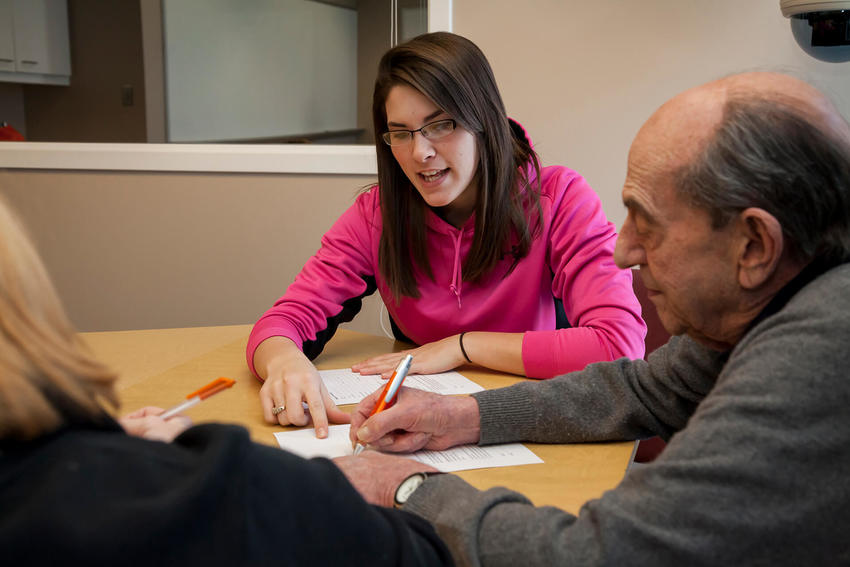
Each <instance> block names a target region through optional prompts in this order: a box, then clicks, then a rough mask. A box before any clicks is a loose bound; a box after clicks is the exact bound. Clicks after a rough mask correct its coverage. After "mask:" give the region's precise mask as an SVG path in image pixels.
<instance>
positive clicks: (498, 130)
mask: <svg viewBox="0 0 850 567" xmlns="http://www.w3.org/2000/svg"><path fill="white" fill-rule="evenodd" d="M397 85H407V86H410V87H412V88H414V89H416V90H417V91H419V92H421V93H422V94H423V95H425V96H426V97H428V98H429V99H430V100H431V101H432V102H433V103H434V104H435V105H437V106H438V107H439V108H441V109H442V110H443V111H445V112H446V113H448V114H449V115H451V117H452V118H454V119H455V121H456V122H457V123H458V125H460V126H462V127H463V128H465V129H466V130H468V131H469V132H471V133H472V134H473V135H474V136H475V139H476V145H477V148H478V162H477V168H476V174H475V179H474V180H473V185H474V186H475V187H477V191H478V194H477V195H476V204H475V236H474V238H473V241H472V247H471V249H470V251H469V255H468V256H467V258H466V261H465V262H464V264H463V279H464V281H476V280H478V279H480V278H481V277H482V276H484V275H486V274H488V273H490V272H491V271H492V270H493V269H494V268H495V266H496V265H497V264H498V263H499V261H500V260H501V259H502V258H503V257H504V256H505V254H510V255H512V256H513V259H514V262H513V264H512V267H513V266H515V265H516V262H517V261H518V260H519V259H521V258H522V257H524V256H525V255H526V254H528V251H529V249H530V248H531V242H532V240H533V239H534V237H535V236H536V234H537V233H538V232H539V230H540V226H539V219H540V164H539V160H538V158H537V154H536V153H535V152H534V150H533V149H532V148H531V146H530V144H529V143H528V141H527V140H526V139H525V137H524V136H523V135H520V134H519V133H514V132H513V131H512V128H511V126H510V123H509V120H508V118H507V115H506V113H505V107H504V104H503V102H502V97H501V95H500V94H499V89H498V87H497V86H496V80H495V78H494V77H493V71H492V69H491V68H490V64H489V63H488V62H487V59H486V58H485V57H484V54H483V53H482V52H481V50H480V49H478V47H477V46H476V45H475V44H474V43H472V42H471V41H469V40H468V39H466V38H463V37H461V36H458V35H455V34H451V33H447V32H436V33H430V34H425V35H421V36H418V37H416V38H414V39H412V40H410V41H408V42H406V43H403V44H401V45H398V46H396V47H394V48H393V49H391V50H389V51H388V52H387V53H385V54H384V56H383V57H382V58H381V62H380V64H379V66H378V77H377V80H376V81H375V91H374V96H373V98H372V117H373V121H374V127H375V146H376V150H377V155H378V186H379V187H380V192H381V217H382V221H383V231H382V233H381V240H380V249H379V257H378V262H379V268H380V271H381V275H382V276H383V277H384V279H385V280H386V281H387V284H388V286H389V288H390V289H391V290H392V293H393V295H394V297H395V299H396V301H398V300H399V299H400V298H401V296H408V297H419V289H418V288H417V285H416V280H415V278H414V274H413V263H414V262H415V263H416V265H418V266H419V267H420V268H421V269H422V270H423V271H424V272H425V273H426V274H427V275H428V276H429V277H430V278H432V279H433V277H434V276H433V272H432V270H431V265H430V263H429V260H428V255H427V246H426V235H425V212H426V207H427V206H428V205H427V204H426V203H425V201H424V200H423V199H422V197H421V196H420V195H419V192H418V191H416V189H415V188H414V187H413V185H412V184H411V182H410V180H409V179H408V178H407V176H406V175H405V174H404V172H403V171H402V169H401V167H400V166H399V165H398V162H396V160H395V158H394V157H393V155H392V151H391V150H390V147H389V146H387V145H386V144H384V142H383V141H382V139H381V134H382V133H383V132H386V131H387V113H386V99H387V96H388V94H389V92H390V90H391V89H392V88H393V87H395V86H397Z"/></svg>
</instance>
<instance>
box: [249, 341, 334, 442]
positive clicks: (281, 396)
mask: <svg viewBox="0 0 850 567" xmlns="http://www.w3.org/2000/svg"><path fill="white" fill-rule="evenodd" d="M254 368H255V369H256V370H257V372H258V373H259V374H260V377H261V378H263V380H264V381H263V386H262V387H261V388H260V405H261V406H262V408H263V417H264V418H265V420H266V421H267V422H269V423H279V424H281V425H298V426H303V425H307V424H308V423H310V420H311V419H312V421H313V427H315V428H316V437H320V438H324V437H327V436H328V421H329V420H330V421H331V422H333V423H348V422H349V421H350V418H349V415H348V414H347V413H345V412H344V411H342V410H341V409H339V408H338V407H337V406H336V404H335V403H334V401H333V400H332V399H331V397H330V394H328V390H327V388H325V384H324V383H323V382H322V378H321V376H319V372H318V371H317V370H316V367H315V366H313V363H311V362H310V361H309V360H308V359H307V357H306V356H304V353H302V352H301V350H300V349H299V348H298V347H297V346H295V343H293V342H292V341H291V340H289V339H287V338H285V337H269V338H268V339H266V340H264V341H263V342H262V343H260V346H259V347H257V350H256V351H255V352H254ZM301 402H306V404H307V408H308V411H305V409H304V406H302V404H301ZM280 406H283V407H284V408H285V409H284V411H281V412H280V413H278V414H277V415H274V414H273V413H272V409H273V408H277V407H280Z"/></svg>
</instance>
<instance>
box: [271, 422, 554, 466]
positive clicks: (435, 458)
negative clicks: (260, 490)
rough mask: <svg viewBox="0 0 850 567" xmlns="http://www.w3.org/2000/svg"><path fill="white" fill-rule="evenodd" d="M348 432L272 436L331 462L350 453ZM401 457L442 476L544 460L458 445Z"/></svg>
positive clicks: (520, 448) (523, 450) (517, 448)
mask: <svg viewBox="0 0 850 567" xmlns="http://www.w3.org/2000/svg"><path fill="white" fill-rule="evenodd" d="M348 429H349V426H348V425H331V426H330V427H328V437H327V439H317V438H316V431H315V430H314V429H312V428H310V429H299V430H298V431H282V432H280V433H275V434H274V436H275V439H277V443H278V445H280V446H281V447H282V448H283V449H286V450H287V451H291V452H292V453H295V454H296V455H300V456H302V457H304V458H306V459H309V458H312V457H327V458H329V459H333V458H334V457H342V456H345V455H351V454H352V453H353V449H352V448H351V440H350V439H349V438H348ZM404 456H405V457H408V458H411V459H415V460H417V461H420V462H422V463H426V464H429V465H431V466H432V467H434V468H435V469H437V470H439V471H442V472H455V471H465V470H470V469H486V468H490V467H510V466H514V465H530V464H534V463H542V462H543V459H541V458H540V457H538V456H537V455H535V454H534V453H532V452H531V450H530V449H529V448H528V447H526V446H525V445H522V444H521V443H509V444H505V445H490V446H488V447H479V446H477V445H461V446H459V447H452V448H451V449H447V450H445V451H419V452H417V453H412V454H409V455H404Z"/></svg>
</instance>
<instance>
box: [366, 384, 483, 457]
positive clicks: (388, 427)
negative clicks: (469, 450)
mask: <svg viewBox="0 0 850 567" xmlns="http://www.w3.org/2000/svg"><path fill="white" fill-rule="evenodd" d="M380 395H381V390H380V389H379V390H376V391H375V392H373V393H371V394H369V395H368V396H367V397H366V398H364V399H363V401H361V402H360V404H358V406H357V408H356V409H355V410H354V412H353V413H352V414H351V430H350V432H349V437H350V438H351V442H352V443H357V442H360V443H363V444H364V445H367V446H371V447H373V448H376V449H379V450H381V451H389V452H394V453H411V452H413V451H418V450H420V449H432V450H442V449H448V448H449V447H454V446H456V445H464V444H467V443H477V442H478V439H479V438H480V432H481V426H480V420H479V417H478V403H477V402H476V401H475V398H472V397H469V396H463V397H454V396H441V395H439V394H433V393H430V392H423V391H421V390H416V389H413V388H402V389H401V390H400V391H399V395H398V400H397V401H396V403H395V405H394V406H393V407H391V408H389V409H387V410H384V411H382V412H380V413H377V414H375V415H373V416H372V417H369V414H370V413H371V411H372V408H374V407H375V404H376V403H377V402H378V398H379V397H380Z"/></svg>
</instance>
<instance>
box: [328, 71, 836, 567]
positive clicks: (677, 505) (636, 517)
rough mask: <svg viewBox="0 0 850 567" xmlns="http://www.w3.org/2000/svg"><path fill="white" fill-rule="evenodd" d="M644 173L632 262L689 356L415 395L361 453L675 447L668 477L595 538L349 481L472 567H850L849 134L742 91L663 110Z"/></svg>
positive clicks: (366, 456)
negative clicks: (471, 447)
mask: <svg viewBox="0 0 850 567" xmlns="http://www.w3.org/2000/svg"><path fill="white" fill-rule="evenodd" d="M628 166H629V167H628V175H627V178H626V182H625V185H624V188H623V202H624V203H625V205H626V207H627V209H628V217H627V219H626V222H625V224H624V225H623V227H622V230H621V233H620V236H619V240H618V242H617V250H616V253H615V259H616V261H617V263H618V265H620V266H621V267H623V268H626V267H629V266H634V265H638V266H640V272H641V276H642V277H643V280H644V282H645V283H646V286H647V288H648V289H649V290H650V291H649V295H650V297H651V298H652V301H653V303H654V304H655V305H656V306H657V308H658V312H659V315H660V317H661V320H662V322H663V323H664V326H665V327H666V328H667V330H668V331H669V332H670V333H671V334H674V335H679V336H676V337H674V338H673V339H672V340H671V341H670V342H669V343H668V344H667V345H666V346H664V347H662V348H661V349H659V350H658V351H656V352H655V353H654V354H653V355H652V356H650V357H649V360H648V362H644V361H639V360H638V361H631V360H625V359H622V360H618V361H615V362H610V363H601V364H594V365H591V366H589V367H588V368H586V369H585V370H584V371H582V372H575V373H572V374H567V375H565V376H561V377H559V378H556V379H554V380H551V381H546V382H524V383H521V384H517V385H515V386H512V387H510V388H504V389H500V390H491V391H487V392H481V393H479V394H475V395H473V396H471V397H463V398H452V397H440V396H436V395H432V394H425V393H422V392H418V391H413V390H404V391H403V393H402V395H401V397H400V400H399V403H398V404H397V406H396V407H394V408H392V409H390V410H388V411H385V412H382V413H379V414H377V415H376V416H374V417H371V418H369V419H366V418H367V416H368V414H369V410H370V409H371V406H372V404H374V401H375V396H374V395H373V396H371V397H370V398H367V399H366V400H364V402H363V403H362V404H361V405H360V406H359V407H358V409H357V411H356V412H355V415H354V417H353V419H352V439H355V438H359V440H360V441H362V442H364V443H367V444H369V445H370V446H372V447H377V448H381V449H383V450H388V451H410V450H415V449H418V448H421V447H427V448H445V447H448V446H451V445H456V444H460V443H470V442H477V443H481V444H490V443H502V442H512V441H520V440H528V441H536V442H551V443H571V442H581V441H602V440H614V439H618V440H621V439H637V438H643V437H647V436H651V435H661V436H662V437H665V438H667V439H669V444H668V446H667V448H666V450H665V451H664V453H663V454H662V455H661V457H660V458H658V459H657V460H656V461H655V462H653V463H651V464H649V465H646V466H644V467H642V468H640V469H638V470H637V471H635V472H632V473H630V474H629V475H627V477H626V478H625V479H624V480H623V482H622V483H621V484H620V486H619V487H618V488H617V489H615V490H612V491H610V492H608V493H606V494H605V495H603V497H602V498H600V499H598V500H594V501H591V502H588V503H587V504H585V506H584V507H583V508H582V509H581V511H580V512H579V515H578V516H577V517H576V516H573V515H571V514H568V513H565V512H562V511H559V510H556V509H554V508H534V507H533V506H532V505H531V504H530V503H529V501H528V500H527V499H525V498H524V497H523V496H521V495H520V494H517V493H514V492H511V491H509V490H506V489H501V488H499V489H492V490H488V491H486V492H479V491H477V490H476V489H474V488H472V487H471V486H469V485H468V484H466V483H465V482H464V481H462V480H461V479H459V478H457V477H455V476H453V475H428V476H427V477H425V478H423V477H424V476H425V475H420V474H417V473H418V472H419V471H422V470H424V467H423V465H421V464H418V463H414V462H412V461H409V460H407V459H402V458H400V457H394V456H388V455H384V454H381V453H378V452H376V451H365V452H364V453H363V454H361V455H360V456H358V457H346V458H343V459H339V460H338V461H337V464H338V465H339V466H340V467H341V468H342V469H343V471H344V472H345V473H346V475H347V476H348V477H349V479H350V480H351V481H352V482H353V483H354V484H355V486H356V487H357V488H358V490H360V492H361V493H362V494H364V496H366V498H367V499H369V500H371V501H373V502H377V503H380V504H384V505H392V503H393V498H394V496H395V499H396V500H397V502H396V504H398V503H399V502H401V503H402V506H403V508H404V509H405V510H408V511H410V512H413V513H414V514H418V515H420V516H422V517H424V518H426V519H427V520H429V521H430V522H432V523H433V524H434V525H435V526H436V528H437V531H438V533H439V534H440V535H441V536H442V537H443V539H444V540H445V541H446V543H447V544H448V545H449V547H450V549H451V550H452V553H453V555H454V557H455V560H456V561H457V562H458V563H459V564H461V565H478V564H483V565H510V566H511V567H515V566H517V565H554V564H559V565H574V564H575V565H596V564H606V565H636V564H642V565H676V566H680V565H689V566H693V565H834V564H850V535H848V534H850V480H848V478H849V477H848V471H850V265H848V264H847V261H848V259H850V128H848V125H847V123H846V122H845V121H844V120H843V119H842V118H841V116H840V115H839V113H838V112H837V111H836V110H835V108H834V107H833V106H832V105H831V104H830V103H829V101H828V100H827V99H826V98H825V97H824V96H823V95H822V94H821V93H819V92H818V91H817V90H815V89H814V88H812V87H811V86H809V85H807V84H805V83H803V82H801V81H798V80H796V79H793V78H791V77H788V76H784V75H778V74H771V73H748V74H742V75H736V76H732V77H728V78H725V79H722V80H719V81H715V82H713V83H709V84H707V85H704V86H702V87H698V88H695V89H692V90H689V91H687V92H685V93H683V94H681V95H679V96H677V97H675V98H674V99H672V100H671V101H669V102H668V103H666V104H665V105H664V106H662V107H661V108H660V109H659V110H658V111H657V112H656V113H655V114H654V115H653V116H652V117H651V118H650V119H649V121H648V122H647V123H646V124H645V125H644V126H643V127H642V128H641V130H640V132H639V133H638V135H637V137H636V139H635V141H634V144H633V145H632V148H631V151H630V154H629V164H628ZM355 436H356V437H355ZM411 475H412V476H411ZM402 480H405V482H403V483H402ZM400 485H401V486H402V487H403V489H402V490H401V491H398V492H397V491H396V489H397V487H399V486H400Z"/></svg>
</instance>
